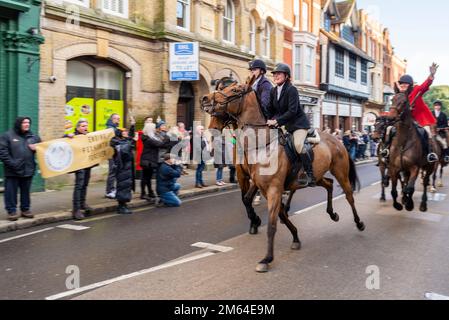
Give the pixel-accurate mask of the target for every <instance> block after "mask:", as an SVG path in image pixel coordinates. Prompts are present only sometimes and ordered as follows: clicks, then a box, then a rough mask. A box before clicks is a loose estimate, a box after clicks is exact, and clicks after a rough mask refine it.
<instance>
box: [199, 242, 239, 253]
mask: <svg viewBox="0 0 449 320" xmlns="http://www.w3.org/2000/svg"><path fill="white" fill-rule="evenodd" d="M191 246H192V247H197V248H202V249H208V250H212V251H217V252H228V251H231V250H233V249H234V248H231V247H225V246H219V245H216V244H212V243H206V242H197V243H194V244H192V245H191Z"/></svg>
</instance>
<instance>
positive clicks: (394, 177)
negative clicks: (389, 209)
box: [390, 171, 404, 211]
mask: <svg viewBox="0 0 449 320" xmlns="http://www.w3.org/2000/svg"><path fill="white" fill-rule="evenodd" d="M390 178H391V197H392V198H393V207H394V208H395V209H396V210H398V211H402V210H403V209H404V207H403V206H402V204H400V203H399V202H398V180H399V177H398V173H397V172H396V171H394V172H391V171H390Z"/></svg>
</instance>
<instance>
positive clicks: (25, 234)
mask: <svg viewBox="0 0 449 320" xmlns="http://www.w3.org/2000/svg"><path fill="white" fill-rule="evenodd" d="M53 229H54V228H53V227H50V228H45V229H42V230H37V231H33V232H29V233H24V234H21V235H19V236H15V237H11V238H7V239H3V240H0V243H4V242H7V241H11V240H15V239H20V238H23V237H27V236H31V235H33V234H37V233H41V232H45V231H49V230H53Z"/></svg>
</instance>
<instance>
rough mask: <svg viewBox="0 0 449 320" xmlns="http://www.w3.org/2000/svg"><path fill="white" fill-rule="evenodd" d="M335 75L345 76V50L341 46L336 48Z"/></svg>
mask: <svg viewBox="0 0 449 320" xmlns="http://www.w3.org/2000/svg"><path fill="white" fill-rule="evenodd" d="M335 75H336V76H337V77H341V78H344V77H345V52H344V51H343V50H342V49H340V48H337V49H335Z"/></svg>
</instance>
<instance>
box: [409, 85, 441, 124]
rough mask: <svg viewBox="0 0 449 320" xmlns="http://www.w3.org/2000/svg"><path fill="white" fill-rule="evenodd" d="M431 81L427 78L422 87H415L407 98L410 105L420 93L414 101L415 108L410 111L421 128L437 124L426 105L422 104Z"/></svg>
mask: <svg viewBox="0 0 449 320" xmlns="http://www.w3.org/2000/svg"><path fill="white" fill-rule="evenodd" d="M432 82H433V80H432V79H430V78H428V79H427V80H426V81H425V82H424V83H423V84H422V85H420V86H415V87H414V88H413V91H412V93H411V94H410V96H409V99H410V103H412V102H413V100H414V99H415V97H416V95H417V94H418V93H421V95H420V96H419V97H418V99H416V102H415V108H414V109H413V111H412V116H413V118H414V119H415V120H416V122H418V123H419V125H420V126H421V127H425V126H433V125H435V124H436V123H437V120H436V119H435V117H434V116H433V114H432V112H431V111H430V109H429V107H428V106H427V104H426V103H425V102H424V99H423V96H424V94H425V93H426V92H427V91H429V89H430V86H431V85H432Z"/></svg>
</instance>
